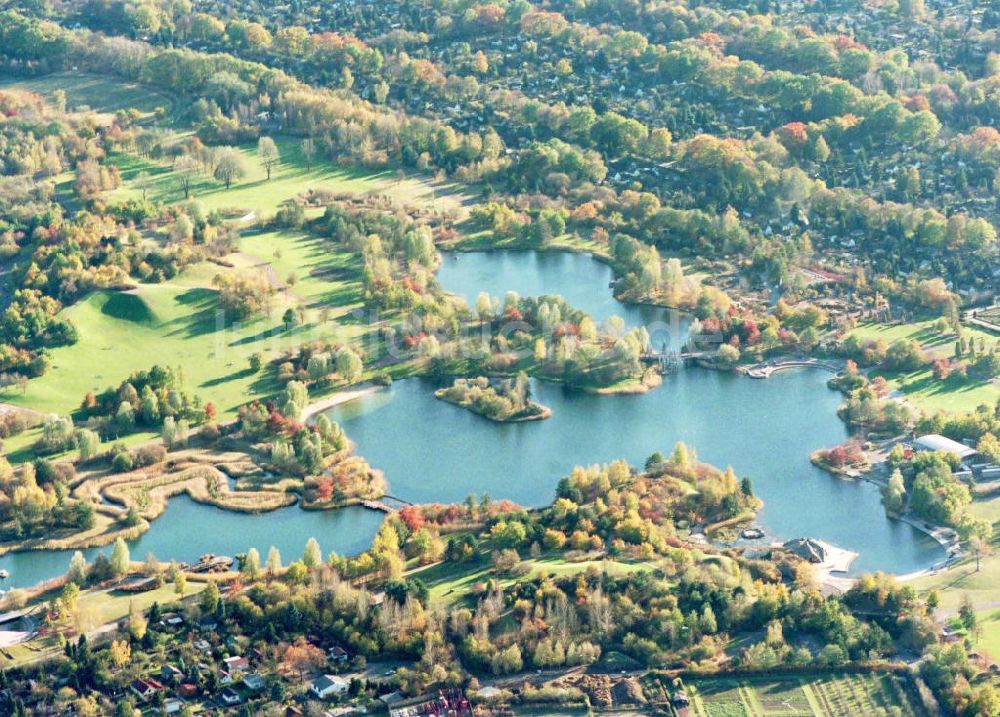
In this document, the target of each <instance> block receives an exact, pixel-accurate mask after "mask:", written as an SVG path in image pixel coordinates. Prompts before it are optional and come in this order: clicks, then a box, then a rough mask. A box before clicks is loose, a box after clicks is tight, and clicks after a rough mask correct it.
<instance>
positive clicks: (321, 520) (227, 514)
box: [0, 495, 384, 589]
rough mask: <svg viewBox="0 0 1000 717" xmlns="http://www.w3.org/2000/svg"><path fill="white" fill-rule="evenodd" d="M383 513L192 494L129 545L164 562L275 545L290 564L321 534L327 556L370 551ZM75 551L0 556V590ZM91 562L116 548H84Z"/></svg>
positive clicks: (59, 569) (53, 568)
mask: <svg viewBox="0 0 1000 717" xmlns="http://www.w3.org/2000/svg"><path fill="white" fill-rule="evenodd" d="M383 517H384V516H383V515H382V514H381V513H377V512H375V511H371V510H366V509H364V508H356V507H352V508H344V509H341V510H332V511H316V510H302V509H301V508H299V507H297V506H292V507H289V508H282V509H280V510H276V511H272V512H270V513H260V514H247V513H234V512H232V511H228V510H222V509H221V508H216V507H215V506H211V505H204V504H201V503H196V502H195V501H193V500H191V499H190V498H189V497H187V496H186V495H182V496H177V497H175V498H171V499H170V502H169V503H168V505H167V509H166V510H165V511H164V512H163V515H161V516H160V517H159V518H157V519H156V520H154V521H153V522H152V523H150V528H149V530H148V531H147V532H146V533H145V534H143V535H141V536H140V537H139V538H137V539H136V540H134V541H132V542H131V543H129V552H130V553H131V556H132V560H143V559H144V558H145V557H146V554H147V553H153V555H155V556H156V557H157V558H159V559H160V560H171V559H174V560H178V561H181V562H192V561H195V560H197V559H198V558H199V557H200V556H202V555H204V554H205V553H215V554H216V555H229V556H235V555H236V554H237V553H242V552H245V551H246V550H248V549H249V548H251V547H255V548H257V550H259V551H260V554H261V560H262V561H263V560H264V558H266V556H267V550H268V549H269V548H270V547H271V546H272V545H274V546H275V547H277V548H278V550H280V551H281V558H282V560H283V561H284V563H285V564H286V565H287V564H288V563H290V562H292V561H293V560H298V559H299V558H301V557H302V553H303V551H304V550H305V547H306V542H307V541H308V540H309V538H316V540H318V541H319V544H320V547H321V548H322V549H323V554H324V555H326V554H328V553H329V552H330V551H336V552H337V553H340V554H348V555H352V554H356V553H360V552H363V551H364V550H367V549H368V547H369V546H370V545H371V541H372V538H374V537H375V533H376V532H377V531H378V528H379V526H380V525H381V524H382V519H383ZM74 552H75V551H73V550H32V551H26V552H21V553H8V554H7V555H4V556H2V557H0V569H5V570H7V571H8V572H10V577H9V578H8V579H7V580H3V581H0V588H3V589H10V588H12V587H20V588H26V587H31V586H33V585H36V584H37V583H39V582H42V581H43V580H48V579H50V578H53V577H57V576H59V575H62V574H64V573H65V572H66V570H67V568H69V561H70V559H71V558H72V557H73V553H74ZM82 552H83V554H84V556H86V558H87V561H88V562H92V561H93V560H94V558H95V557H96V556H97V554H98V553H101V552H103V553H105V554H107V555H110V554H111V546H106V547H104V548H88V549H86V550H83V551H82Z"/></svg>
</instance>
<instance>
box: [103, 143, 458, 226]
mask: <svg viewBox="0 0 1000 717" xmlns="http://www.w3.org/2000/svg"><path fill="white" fill-rule="evenodd" d="M275 141H276V143H277V145H278V149H279V151H280V153H281V161H280V162H279V163H278V165H277V166H275V167H273V168H272V171H271V179H270V180H268V179H267V171H266V170H265V169H264V167H263V165H261V163H260V161H259V160H258V158H257V146H256V145H255V144H252V145H244V146H241V147H240V148H239V149H240V151H241V152H242V153H243V155H244V156H245V158H246V166H247V169H248V173H247V175H246V176H245V177H244V178H243V179H240V180H239V181H237V182H235V183H234V184H233V185H232V187H230V188H229V189H226V187H225V185H224V184H223V183H222V182H220V181H218V180H217V179H215V178H214V177H212V176H210V175H209V174H198V175H196V177H195V180H194V182H193V183H192V185H191V197H192V198H194V199H197V200H198V201H199V202H201V203H202V204H203V205H204V206H205V208H206V209H208V210H215V209H218V210H231V211H232V213H233V214H238V215H240V216H242V215H245V214H249V213H251V212H254V213H255V214H256V215H257V216H264V215H268V214H273V213H274V212H275V211H276V210H277V209H278V207H279V206H281V204H282V203H284V202H285V201H286V200H289V199H291V198H293V197H295V196H298V195H299V194H302V193H304V192H306V191H307V190H309V189H319V188H325V189H330V190H332V191H334V192H338V193H341V192H342V193H350V194H358V195H360V194H367V193H371V194H385V195H388V196H390V197H392V198H393V199H394V200H395V201H397V202H399V203H402V204H413V205H418V204H419V205H422V206H429V207H432V208H435V209H439V210H441V211H447V210H455V211H458V212H459V213H462V212H463V211H464V206H465V204H466V203H468V202H469V201H470V198H469V197H468V196H466V195H464V194H462V193H460V192H459V191H458V187H457V185H454V184H450V183H439V182H435V181H432V180H430V179H427V178H422V177H418V176H412V177H406V178H402V179H400V178H398V177H397V176H396V175H395V173H394V172H392V171H390V170H366V169H354V168H344V167H339V166H337V165H335V164H333V163H331V162H326V161H314V162H312V163H311V164H307V163H306V161H305V158H304V157H303V156H302V150H301V146H300V143H299V141H298V140H295V139H290V138H280V137H279V138H276V140H275ZM111 160H112V162H114V164H115V165H117V166H118V168H119V170H120V171H121V175H122V179H123V180H124V186H123V187H121V188H120V189H118V190H116V191H115V192H112V193H110V194H109V199H112V200H114V199H125V198H136V197H140V196H141V194H142V192H141V188H140V187H138V186H136V181H135V180H136V179H137V178H138V177H139V175H140V174H141V173H145V174H146V175H147V179H146V186H147V196H148V197H149V198H150V199H154V200H157V201H163V202H167V203H172V202H178V201H183V200H184V194H183V191H182V189H181V187H180V185H179V184H178V179H177V176H176V175H175V174H174V172H173V171H172V168H171V166H170V164H169V163H166V162H158V161H154V160H147V159H142V158H140V157H138V156H136V155H133V154H123V153H118V154H115V155H113V156H112V157H111Z"/></svg>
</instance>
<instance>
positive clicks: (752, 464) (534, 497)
mask: <svg viewBox="0 0 1000 717" xmlns="http://www.w3.org/2000/svg"><path fill="white" fill-rule="evenodd" d="M439 277H440V279H441V282H442V284H443V286H444V287H445V288H446V289H448V290H450V291H452V292H454V293H456V294H460V295H463V296H465V297H467V298H468V300H469V301H470V303H471V302H474V300H475V297H476V295H477V294H478V293H479V292H480V291H487V292H489V293H490V294H491V295H494V296H500V297H502V296H503V294H504V293H505V292H506V291H508V290H513V291H517V292H518V293H519V294H521V295H524V296H528V295H539V294H560V295H562V296H563V297H564V298H566V300H567V301H569V302H570V303H571V304H573V305H575V306H577V307H578V308H581V309H583V310H585V311H587V312H589V313H592V315H593V316H594V317H595V319H598V320H603V319H606V318H608V317H609V316H611V315H613V314H616V313H617V314H619V315H621V316H622V317H623V318H625V319H626V322H627V323H629V324H630V325H637V324H640V323H641V324H647V322H657V325H658V326H670V325H673V326H674V330H673V332H672V334H671V335H670V336H669V337H668V336H667V335H666V332H663V340H668V341H669V343H670V344H671V345H672V346H677V345H680V344H681V343H683V340H684V337H683V335H681V332H682V330H683V329H682V328H681V329H678V328H677V327H683V326H686V324H684V323H683V322H681V321H679V320H677V319H675V320H673V321H671V320H669V319H665V318H664V317H665V315H666V314H667V313H668V312H667V311H666V310H663V309H656V308H652V307H628V306H623V305H621V304H619V303H618V302H617V301H615V300H614V298H613V297H612V296H611V291H610V289H609V288H608V284H609V282H610V281H611V279H612V273H611V270H610V268H609V267H608V266H606V265H605V264H602V263H600V262H598V261H596V260H594V259H593V258H591V257H589V256H588V255H584V254H567V253H537V252H517V253H515V252H501V253H471V254H461V255H459V256H458V257H457V258H455V257H453V256H452V255H445V257H444V263H443V266H442V269H441V271H440V274H439ZM654 344H655V339H654ZM827 378H828V374H825V373H823V372H821V371H817V370H804V371H786V372H781V373H777V374H775V375H773V376H772V377H771V378H769V379H767V380H753V379H749V378H746V377H743V376H738V375H735V374H726V373H719V372H715V371H710V370H705V369H698V368H692V369H681V370H677V371H675V372H674V373H672V374H670V375H668V376H666V377H665V379H664V382H663V385H662V386H661V387H659V388H658V389H655V390H653V391H651V392H649V393H646V394H642V395H635V396H594V395H590V394H584V393H579V392H573V391H568V390H566V389H564V388H563V387H562V386H560V385H557V384H549V383H545V382H539V381H534V382H533V389H534V392H535V397H536V400H538V401H539V402H541V403H543V404H544V405H546V406H548V407H549V408H551V409H552V412H553V415H552V417H551V418H550V419H548V420H545V421H537V422H529V423H518V424H499V423H494V422H491V421H488V420H486V419H484V418H482V417H480V416H476V415H474V414H472V413H470V412H468V411H465V410H463V409H460V408H457V407H455V406H453V405H451V404H447V403H445V402H443V401H439V400H437V399H435V398H434V396H433V389H434V388H435V386H436V385H437V384H435V383H433V382H431V381H429V380H420V379H410V380H405V381H398V382H396V383H395V384H394V385H393V386H392V388H391V389H388V390H387V391H385V392H382V393H378V394H375V395H372V396H368V397H366V398H364V399H361V400H359V401H356V402H353V403H350V404H345V405H342V406H339V407H337V408H335V409H333V410H332V411H331V412H330V413H329V415H330V417H331V418H333V419H334V420H337V421H339V422H340V423H341V425H342V426H343V427H344V430H345V431H346V432H347V435H348V436H349V437H350V438H351V439H352V440H353V441H355V442H356V443H357V445H358V452H359V453H360V454H361V455H363V456H365V458H366V459H367V460H368V462H369V463H371V464H372V465H373V466H374V467H376V468H380V469H382V470H384V471H385V473H386V476H387V478H388V480H389V484H390V492H391V493H392V494H393V495H396V496H399V497H401V498H404V499H406V500H411V501H414V502H422V501H442V502H450V501H460V500H462V499H463V498H464V497H465V496H466V495H468V494H469V493H475V494H477V495H479V494H481V493H489V494H490V495H491V496H492V497H494V498H508V499H511V500H514V501H517V502H519V503H521V504H523V505H526V506H539V505H544V504H547V503H549V502H550V501H551V500H552V499H553V497H554V491H555V486H556V484H557V483H558V481H559V479H560V478H561V477H562V476H564V475H566V474H567V473H568V472H569V471H570V470H571V469H572V468H573V466H575V465H587V464H592V463H606V462H609V461H612V460H614V459H617V458H624V459H626V460H628V461H629V462H630V463H632V464H637V465H641V464H642V463H643V462H644V461H645V459H646V457H647V456H649V455H650V454H651V453H653V452H655V451H661V452H662V453H664V454H667V453H669V451H670V450H672V448H673V446H674V444H675V443H676V442H677V441H684V442H685V443H687V444H688V445H690V446H692V447H694V448H695V450H696V451H697V453H698V457H699V458H700V459H701V460H703V461H706V462H708V463H713V464H715V465H717V466H720V467H726V466H728V465H731V466H733V468H734V469H735V470H736V472H737V473H738V474H739V475H740V476H749V477H750V478H751V480H752V482H753V486H754V490H755V492H756V494H757V495H758V496H760V497H761V498H762V499H763V500H764V502H765V507H764V510H763V511H762V513H761V515H760V524H761V525H762V527H764V528H765V530H766V531H767V532H768V538H769V539H775V538H777V539H781V540H787V539H790V538H795V537H800V536H807V537H814V538H820V539H823V540H826V541H828V542H830V543H833V544H834V545H837V546H839V547H842V548H846V549H849V550H854V551H856V552H858V553H860V557H859V558H858V559H857V560H856V561H855V562H854V565H853V566H852V572H854V573H858V572H867V571H872V570H887V571H892V572H895V573H906V572H910V571H913V570H919V569H922V568H926V567H929V566H930V565H932V564H934V563H935V562H938V561H940V560H942V559H943V558H944V557H945V555H944V551H943V550H942V549H941V547H940V546H939V545H938V544H937V543H936V542H935V541H934V540H932V539H931V538H929V537H928V536H926V535H925V534H923V533H921V532H919V531H917V530H915V529H914V528H912V527H911V526H909V525H907V524H905V523H901V522H899V521H893V520H889V519H888V518H886V516H885V513H884V511H883V508H882V505H881V501H880V493H879V490H878V488H877V486H875V485H872V484H870V483H867V482H864V481H850V480H842V479H838V478H835V477H833V476H830V475H829V474H827V473H826V472H824V471H821V470H820V469H818V468H816V467H815V466H813V465H812V464H811V463H810V462H809V456H810V454H811V453H812V452H813V451H814V450H816V449H817V448H822V447H825V446H832V445H835V444H837V443H839V442H841V441H843V440H844V439H845V438H846V436H847V431H846V429H845V427H844V425H843V423H842V422H841V421H840V420H839V419H838V418H837V415H836V408H837V405H838V404H839V403H840V402H841V400H842V398H841V396H840V394H839V393H837V392H835V391H831V390H829V389H828V388H827V387H826V385H825V381H826V379H827Z"/></svg>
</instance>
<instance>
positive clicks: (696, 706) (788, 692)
mask: <svg viewBox="0 0 1000 717" xmlns="http://www.w3.org/2000/svg"><path fill="white" fill-rule="evenodd" d="M903 688H904V683H903V680H902V678H899V677H896V676H894V675H878V674H829V675H807V676H790V677H788V678H782V677H776V678H773V679H757V678H742V679H741V678H709V679H704V680H692V681H689V682H687V689H688V697H689V698H690V699H691V714H693V715H696V716H697V717H845V716H846V715H858V716H859V717H861V716H862V715H863V716H864V717H881V716H885V717H890V716H891V715H897V714H898V715H903V716H905V717H923V715H925V712H924V711H923V708H922V707H921V706H920V705H919V704H918V703H916V702H915V701H914V700H913V699H911V698H910V697H909V696H908V695H907V694H906V692H905V691H904V689H903Z"/></svg>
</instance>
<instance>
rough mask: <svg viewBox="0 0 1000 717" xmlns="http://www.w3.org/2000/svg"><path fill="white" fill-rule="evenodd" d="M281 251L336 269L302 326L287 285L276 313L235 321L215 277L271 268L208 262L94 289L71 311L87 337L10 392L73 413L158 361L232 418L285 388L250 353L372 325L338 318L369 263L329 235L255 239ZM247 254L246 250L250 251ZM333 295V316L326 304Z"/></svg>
mask: <svg viewBox="0 0 1000 717" xmlns="http://www.w3.org/2000/svg"><path fill="white" fill-rule="evenodd" d="M245 241H247V243H251V244H252V243H254V242H259V243H261V244H263V245H266V247H267V248H269V249H271V253H272V254H273V252H274V251H279V253H280V254H281V256H282V257H284V256H286V255H287V256H289V257H293V259H290V260H289V261H293V260H294V257H296V256H298V255H306V254H308V255H309V256H310V257H311V259H310V263H309V264H306V265H305V266H307V267H311V268H312V270H315V271H322V270H323V269H324V267H329V272H328V273H325V274H323V275H322V278H321V279H320V278H316V279H314V280H312V281H309V282H306V281H305V280H304V281H303V289H306V288H308V289H309V290H310V297H309V299H310V301H309V302H308V304H307V305H308V307H309V308H308V309H307V311H306V320H305V321H304V322H303V323H301V324H299V325H297V326H294V327H292V328H287V327H286V326H285V325H284V323H283V322H282V318H281V317H282V314H283V312H284V310H285V308H287V307H289V306H298V305H299V304H300V303H301V300H300V298H299V297H297V296H293V295H289V294H287V293H285V292H283V291H280V290H279V291H277V292H276V293H275V295H274V297H273V301H272V304H273V306H272V310H271V313H270V315H269V316H266V317H260V318H256V319H251V320H248V321H245V322H233V321H229V320H226V319H225V317H224V316H223V315H222V314H221V313H220V311H219V310H218V296H217V292H216V290H215V289H214V288H212V286H211V283H212V278H213V277H214V276H215V275H216V274H217V273H219V272H226V271H230V272H231V271H263V270H264V267H258V266H252V265H251V264H252V262H245V263H246V264H247V266H246V268H245V269H227V268H224V267H220V266H216V265H214V264H209V263H203V264H199V265H196V266H194V267H191V268H189V269H188V270H187V271H185V272H182V273H181V274H180V275H178V276H177V277H175V278H174V279H173V280H172V281H169V282H164V283H162V284H140V285H139V286H138V287H137V288H136V289H134V290H133V291H129V292H108V291H102V292H97V293H94V294H91V295H90V296H89V297H87V298H86V299H84V300H83V301H81V302H80V303H78V304H76V305H74V306H72V307H70V308H69V309H67V310H66V315H68V316H69V317H70V318H71V320H72V321H73V322H74V324H75V325H76V327H77V329H78V331H79V336H80V338H79V341H78V342H77V343H75V344H73V345H72V346H64V347H60V348H57V349H54V350H53V351H51V354H50V355H51V361H52V363H51V367H50V369H49V370H48V371H47V372H46V373H45V375H44V376H42V377H40V378H38V379H34V380H32V381H30V382H29V383H28V388H27V390H26V391H25V393H23V394H22V393H21V392H20V391H18V390H17V389H14V388H11V389H9V390H8V391H7V392H6V393H3V394H0V400H3V401H7V402H10V403H14V404H17V405H21V406H25V407H27V408H32V409H35V410H38V411H43V412H47V413H49V412H50V413H59V414H67V413H69V412H71V411H73V410H74V409H76V408H77V406H79V404H80V402H81V400H82V399H83V396H84V395H85V394H86V392H87V391H95V392H98V391H100V390H103V389H104V388H106V387H108V386H115V385H117V384H118V383H120V382H121V381H122V380H124V379H126V378H127V377H128V376H129V375H130V374H131V373H132V372H133V371H135V370H137V369H143V368H149V367H150V366H152V365H154V364H161V365H167V366H171V367H175V368H176V367H179V368H180V369H181V370H182V371H183V375H184V379H185V386H186V388H187V389H188V390H189V391H190V392H192V393H194V394H197V395H199V396H201V398H202V399H203V400H204V401H206V402H207V401H212V402H213V403H214V404H215V406H216V408H217V410H218V412H219V417H220V418H227V417H232V416H234V415H235V412H236V409H237V408H238V407H239V406H240V405H242V404H243V403H246V402H247V401H248V400H250V399H251V398H253V397H255V396H266V395H270V394H272V393H275V392H276V391H277V390H278V386H277V385H272V384H271V382H270V374H268V373H266V372H261V373H259V374H258V373H253V372H252V371H250V369H249V358H250V356H251V355H252V354H254V353H257V352H260V353H261V354H263V355H264V356H265V358H273V357H275V356H278V355H280V353H281V352H282V351H284V350H286V349H290V348H294V347H297V346H298V345H299V344H301V343H302V342H304V341H309V340H312V339H317V338H328V339H334V340H338V341H352V340H356V339H357V338H358V337H359V336H360V335H361V334H362V333H364V332H365V331H366V327H364V326H362V325H359V324H358V323H357V322H342V321H338V316H339V315H341V314H342V313H344V312H347V311H350V310H351V308H354V307H355V306H357V305H358V303H357V302H358V298H359V292H360V281H359V276H360V269H359V267H358V266H356V261H357V260H356V259H355V258H354V257H353V256H350V255H346V254H342V253H329V252H324V251H321V250H320V248H319V246H320V242H321V240H319V239H318V238H313V237H306V236H303V235H290V234H284V233H273V234H268V235H258V236H256V237H247V238H246V239H245ZM244 258H245V257H244ZM326 301H330V302H332V303H333V310H332V311H331V315H330V317H328V320H327V321H325V322H324V321H323V320H322V315H321V314H322V306H323V305H324V304H325V302H326Z"/></svg>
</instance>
